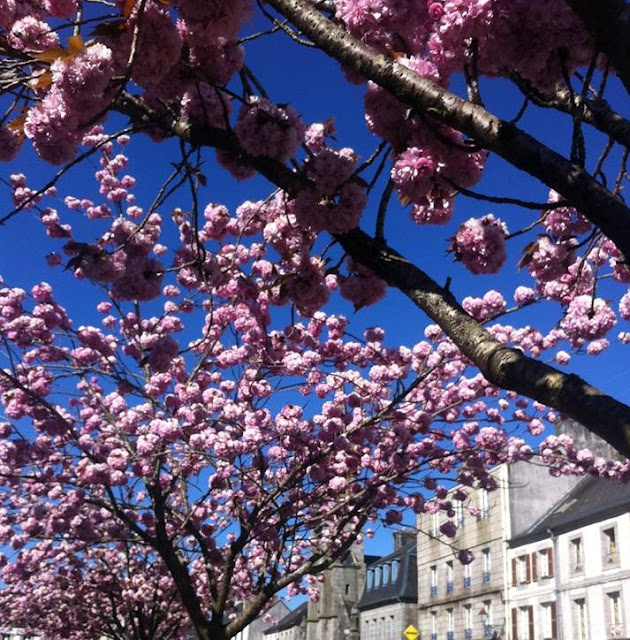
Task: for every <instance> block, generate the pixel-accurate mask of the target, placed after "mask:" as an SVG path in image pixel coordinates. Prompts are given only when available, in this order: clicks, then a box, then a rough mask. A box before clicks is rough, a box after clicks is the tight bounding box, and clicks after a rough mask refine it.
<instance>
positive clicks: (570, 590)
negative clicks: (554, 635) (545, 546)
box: [556, 513, 630, 640]
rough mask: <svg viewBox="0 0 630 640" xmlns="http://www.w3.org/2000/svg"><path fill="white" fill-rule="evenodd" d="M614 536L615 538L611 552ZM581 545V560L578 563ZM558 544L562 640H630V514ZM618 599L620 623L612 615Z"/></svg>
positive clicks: (565, 535) (579, 531)
mask: <svg viewBox="0 0 630 640" xmlns="http://www.w3.org/2000/svg"><path fill="white" fill-rule="evenodd" d="M610 531H614V534H615V543H614V549H613V552H612V553H610V547H609V544H610V543H609V537H608V535H607V534H608V532H610ZM578 540H579V541H580V544H581V547H582V557H581V558H578V559H576V553H575V543H576V541H578ZM556 543H557V547H558V554H559V565H560V606H561V618H562V619H561V623H562V636H561V638H559V640H585V639H586V638H588V640H605V639H607V638H614V637H623V638H625V637H630V544H629V543H630V513H624V514H622V515H619V516H616V517H614V518H608V519H606V520H602V521H600V522H594V523H591V524H588V525H586V526H583V527H580V528H577V529H574V530H573V531H570V532H567V533H563V534H561V535H559V536H558V539H557V541H556ZM578 562H579V563H578ZM613 594H615V595H616V598H617V599H618V603H617V606H616V609H617V613H616V615H615V616H614V617H616V618H617V620H613V615H612V609H613V606H612V602H611V600H612V596H613ZM581 603H582V604H581ZM580 609H581V610H582V611H580ZM582 614H584V615H583V616H582Z"/></svg>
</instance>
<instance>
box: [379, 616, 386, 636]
mask: <svg viewBox="0 0 630 640" xmlns="http://www.w3.org/2000/svg"><path fill="white" fill-rule="evenodd" d="M378 628H379V631H380V633H379V635H378V637H379V640H385V618H381V620H380V624H379V625H378Z"/></svg>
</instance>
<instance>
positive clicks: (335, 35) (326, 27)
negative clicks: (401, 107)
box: [267, 0, 630, 263]
mask: <svg viewBox="0 0 630 640" xmlns="http://www.w3.org/2000/svg"><path fill="white" fill-rule="evenodd" d="M610 1H611V2H612V1H613V0H610ZM267 3H268V4H269V5H271V6H272V7H273V8H274V9H276V11H278V12H279V13H281V14H282V15H283V16H285V17H286V18H287V19H289V20H290V21H291V22H292V23H293V24H294V25H295V26H296V27H297V28H298V29H300V31H302V32H303V33H304V34H305V35H306V36H308V37H309V38H310V39H311V40H312V41H313V42H314V43H315V44H316V45H317V46H318V47H319V48H320V49H321V50H322V51H324V52H325V53H326V54H327V55H329V56H331V57H332V58H335V59H336V60H338V61H339V62H340V63H341V64H343V65H345V66H346V67H348V68H350V69H352V70H353V71H355V72H356V73H358V74H360V75H362V76H363V77H364V78H366V79H368V80H372V81H373V82H375V83H376V84H378V85H379V86H381V87H383V88H384V89H387V91H389V92H390V93H391V94H392V95H394V96H396V98H398V99H399V100H400V101H401V102H403V103H405V104H407V105H409V106H410V107H412V108H413V109H415V110H417V111H419V112H425V113H427V114H429V115H431V116H432V117H433V118H435V119H436V120H439V121H440V122H442V123H444V124H445V125H448V126H450V127H453V128H454V129H457V130H458V131H461V132H462V133H464V134H466V135H467V136H469V137H470V138H472V139H473V140H474V141H475V142H476V143H477V144H479V145H480V146H481V147H483V148H485V149H488V150H489V151H493V152H494V153H496V154H497V155H499V156H501V157H502V158H503V159H505V160H506V161H507V162H509V163H510V164H512V165H513V166H515V167H516V168H518V169H521V170H522V171H525V172H526V173H528V174H530V175H532V176H534V177H536V178H538V179H539V180H540V181H541V182H543V183H544V184H546V185H548V186H549V187H551V188H552V189H554V190H555V191H557V192H558V193H560V194H561V195H562V196H563V198H564V199H565V200H567V201H568V202H569V203H571V204H572V205H574V206H575V207H576V208H577V209H578V210H579V211H580V212H581V213H582V214H583V215H585V216H586V217H587V218H589V219H590V220H591V221H592V222H593V223H594V224H595V225H597V226H598V227H599V228H600V229H601V230H602V231H603V232H604V233H605V234H606V235H607V236H608V237H609V238H610V239H611V240H612V241H613V242H614V243H615V244H616V245H617V247H618V248H619V250H620V251H621V252H622V253H623V255H624V256H625V258H626V260H627V262H628V263H630V233H628V229H629V228H630V209H628V207H626V206H625V204H623V202H621V201H620V200H618V199H617V198H616V197H615V196H614V195H613V194H612V193H610V191H608V190H607V189H606V188H605V187H604V186H602V185H601V184H600V183H598V182H597V181H596V180H595V179H593V177H592V176H590V175H589V174H588V173H587V172H586V171H585V170H584V169H583V168H582V167H580V166H579V165H577V164H575V163H573V162H570V161H569V160H567V159H566V158H565V157H564V156H562V155H560V154H559V153H556V152H555V151H553V150H552V149H550V148H549V147H547V146H546V145H544V144H543V143H542V142H540V141H539V140H537V139H535V138H533V137H532V136H530V135H529V134H527V133H525V132H524V131H522V130H521V129H519V128H518V127H517V126H516V125H514V124H513V123H511V122H507V121H505V120H501V119H499V118H497V117H496V116H494V115H492V114H491V113H489V112H488V111H486V109H484V108H483V107H481V106H479V105H476V104H472V103H471V102H467V101H466V100H463V99H462V98H460V97H459V96H457V95H455V94H453V93H451V92H450V91H447V90H446V89H444V88H442V87H440V86H438V85H436V84H435V83H433V82H431V81H430V80H427V79H426V78H421V77H420V76H418V75H417V74H416V73H414V72H413V71H411V70H410V69H407V68H406V67H404V66H403V65H401V64H398V63H397V62H396V61H395V60H393V59H391V58H389V57H388V56H386V55H384V54H382V53H380V52H379V51H377V50H376V49H373V48H372V47H369V46H368V45H366V44H364V43H363V42H361V41H359V40H357V39H356V38H354V37H353V36H351V35H350V34H348V33H347V32H346V31H345V30H344V29H343V28H342V27H341V26H339V25H338V24H335V23H334V22H332V21H331V20H329V19H327V18H326V17H325V16H323V15H322V14H321V13H320V12H318V11H317V10H316V9H314V8H313V7H312V5H311V4H309V3H308V2H307V1H306V0H267Z"/></svg>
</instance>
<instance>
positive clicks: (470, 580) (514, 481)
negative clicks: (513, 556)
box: [418, 462, 578, 640]
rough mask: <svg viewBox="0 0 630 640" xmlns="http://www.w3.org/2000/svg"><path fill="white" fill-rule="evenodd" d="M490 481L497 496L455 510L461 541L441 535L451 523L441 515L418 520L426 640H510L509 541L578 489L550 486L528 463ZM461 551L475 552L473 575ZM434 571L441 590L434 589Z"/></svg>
mask: <svg viewBox="0 0 630 640" xmlns="http://www.w3.org/2000/svg"><path fill="white" fill-rule="evenodd" d="M491 474H492V477H493V478H494V479H495V481H496V483H497V485H498V488H497V489H496V490H494V491H490V492H487V491H485V490H483V489H474V490H471V489H468V492H469V497H468V500H467V501H466V503H464V508H463V509H462V508H460V507H457V508H456V506H455V505H456V502H455V501H454V502H453V505H454V510H455V517H454V518H452V520H453V521H454V523H455V524H457V525H458V530H457V535H456V536H455V538H453V539H447V538H445V537H444V536H443V535H442V534H440V533H439V531H438V526H439V524H440V523H441V522H442V521H444V520H446V519H448V518H447V516H446V514H445V513H444V512H443V511H440V512H439V513H438V516H437V517H436V516H434V515H427V514H423V516H421V518H420V519H419V529H420V531H421V533H420V534H419V537H418V585H419V586H418V603H419V605H418V609H419V612H418V613H419V620H418V622H419V631H420V637H421V638H423V639H427V640H466V639H467V638H474V639H475V640H477V639H479V638H484V637H486V638H491V637H492V635H493V634H497V635H501V637H503V638H508V639H509V638H510V634H511V618H510V617H509V616H510V615H511V611H510V607H509V606H507V603H508V598H509V593H508V590H509V589H510V581H511V566H510V564H509V563H510V558H509V557H508V540H509V539H510V538H511V537H512V536H513V535H516V534H518V533H520V532H522V531H524V530H525V529H527V528H528V527H530V526H531V525H532V524H533V523H534V522H535V521H536V520H537V519H539V518H540V517H542V516H543V515H544V514H545V513H546V512H548V511H549V510H550V509H551V508H552V507H553V506H554V505H555V504H557V503H558V502H559V501H560V500H561V498H562V497H563V496H564V495H566V493H567V491H569V490H570V489H571V488H572V487H573V486H574V485H575V484H576V482H577V481H578V479H576V478H553V479H552V478H550V476H549V471H548V469H547V468H544V467H540V466H537V465H533V464H528V463H525V462H519V463H515V464H511V465H506V464H504V465H500V466H498V467H496V468H495V469H493V470H492V472H491ZM452 493H453V492H451V494H452ZM470 511H472V512H473V513H472V514H471V513H470ZM475 512H476V513H475ZM459 549H470V550H471V551H472V552H473V556H474V560H473V562H472V563H471V564H470V566H469V568H465V567H464V566H463V565H462V564H461V563H460V562H459V561H458V559H457V557H456V550H459ZM433 567H435V570H434V569H433ZM435 571H436V572H437V585H433V584H432V583H433V582H434V575H435ZM449 574H450V575H452V580H449ZM449 582H451V583H452V584H451V585H450V586H449ZM432 587H433V589H432ZM567 640H568V638H567Z"/></svg>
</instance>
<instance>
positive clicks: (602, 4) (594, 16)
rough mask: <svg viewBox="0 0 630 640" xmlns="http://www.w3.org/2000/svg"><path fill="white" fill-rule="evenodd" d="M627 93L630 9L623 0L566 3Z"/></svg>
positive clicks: (629, 73) (629, 71) (629, 79)
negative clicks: (604, 55)
mask: <svg viewBox="0 0 630 640" xmlns="http://www.w3.org/2000/svg"><path fill="white" fill-rule="evenodd" d="M565 1H566V3H567V4H568V5H569V6H570V7H571V8H572V9H573V11H574V12H575V14H576V15H577V16H578V18H579V19H580V20H581V21H582V24H583V25H584V27H585V28H586V30H587V31H588V32H589V33H590V34H591V36H592V37H593V40H595V45H596V46H597V48H598V49H599V50H600V51H603V52H604V53H605V54H606V55H607V56H608V59H609V60H610V62H611V63H612V66H613V67H614V68H615V71H616V72H617V75H618V76H619V79H620V80H621V82H623V85H624V87H625V88H626V91H628V92H630V7H629V6H628V4H627V3H626V2H625V0H598V2H593V1H592V0H565Z"/></svg>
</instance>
